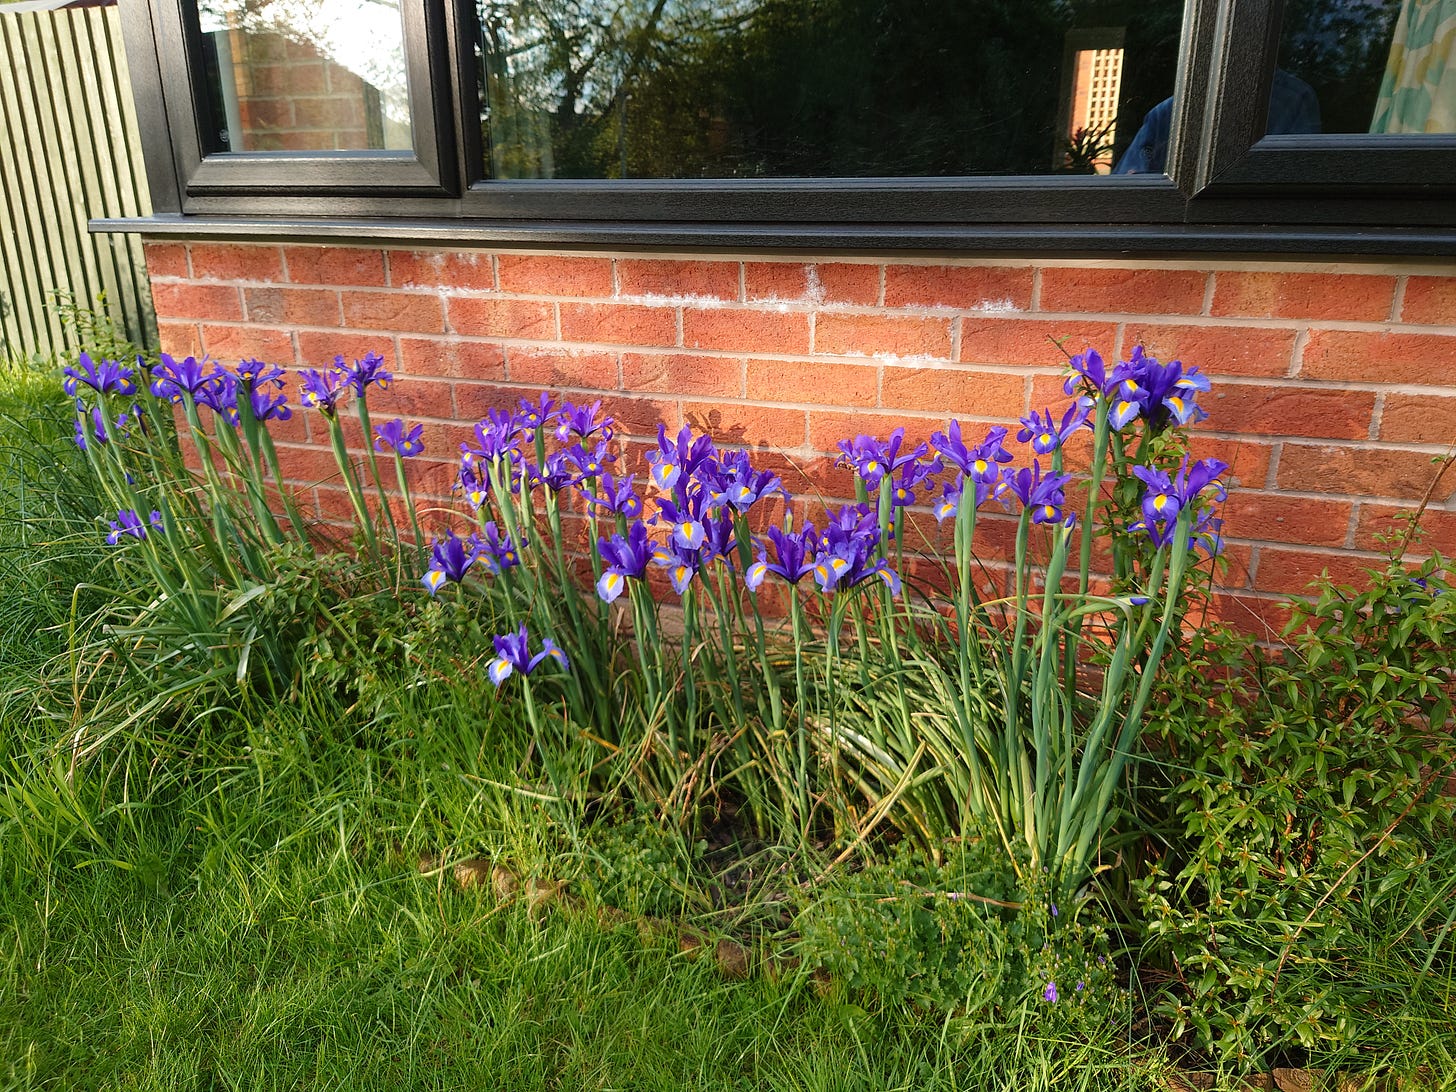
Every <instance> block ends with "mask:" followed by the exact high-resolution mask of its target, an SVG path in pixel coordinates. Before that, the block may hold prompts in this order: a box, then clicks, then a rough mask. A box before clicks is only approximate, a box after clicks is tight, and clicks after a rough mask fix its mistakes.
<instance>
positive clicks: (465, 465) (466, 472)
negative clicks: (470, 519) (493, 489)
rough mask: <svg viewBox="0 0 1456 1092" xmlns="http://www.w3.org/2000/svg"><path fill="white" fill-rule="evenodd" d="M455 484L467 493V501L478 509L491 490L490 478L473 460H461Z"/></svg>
mask: <svg viewBox="0 0 1456 1092" xmlns="http://www.w3.org/2000/svg"><path fill="white" fill-rule="evenodd" d="M455 485H456V487H457V488H459V490H460V491H461V492H462V493H464V494H465V499H466V501H467V502H468V503H469V504H470V507H471V508H473V509H478V508H479V507H480V506H481V505H482V504H484V503H485V498H486V496H487V495H488V494H489V492H490V479H489V478H487V477H486V476H485V472H484V471H483V470H481V469H479V468H478V467H477V466H476V465H475V464H474V463H473V462H466V461H462V462H461V464H460V473H459V475H458V476H457V478H456V481H455Z"/></svg>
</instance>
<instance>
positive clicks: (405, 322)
mask: <svg viewBox="0 0 1456 1092" xmlns="http://www.w3.org/2000/svg"><path fill="white" fill-rule="evenodd" d="M341 295H342V297H343V301H344V323H345V325H347V326H353V327H359V328H362V329H365V330H393V331H399V332H402V333H403V332H408V333H416V334H442V333H444V332H445V309H444V307H443V306H441V300H440V297H439V296H437V295H434V294H433V293H423V292H355V291H345V292H343V293H341Z"/></svg>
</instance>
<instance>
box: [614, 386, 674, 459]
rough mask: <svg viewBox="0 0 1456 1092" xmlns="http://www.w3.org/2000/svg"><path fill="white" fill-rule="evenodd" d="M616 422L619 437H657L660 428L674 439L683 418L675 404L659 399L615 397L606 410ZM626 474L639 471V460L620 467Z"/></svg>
mask: <svg viewBox="0 0 1456 1092" xmlns="http://www.w3.org/2000/svg"><path fill="white" fill-rule="evenodd" d="M606 408H607V409H608V410H610V411H611V414H612V416H613V417H615V418H616V419H617V433H618V435H619V436H621V435H626V436H649V437H654V438H655V437H656V436H657V426H658V425H662V426H663V427H664V428H666V429H667V431H668V433H669V434H670V435H676V434H677V430H678V429H680V428H681V427H682V414H681V413H680V412H679V411H678V404H677V402H675V401H671V400H665V399H660V398H632V397H627V396H623V395H615V396H613V398H612V402H611V405H610V406H608V407H606ZM623 465H624V466H626V467H627V468H628V469H629V470H633V471H636V470H637V469H638V468H640V467H641V465H642V463H641V460H640V459H637V460H633V461H630V462H626V463H624V464H623Z"/></svg>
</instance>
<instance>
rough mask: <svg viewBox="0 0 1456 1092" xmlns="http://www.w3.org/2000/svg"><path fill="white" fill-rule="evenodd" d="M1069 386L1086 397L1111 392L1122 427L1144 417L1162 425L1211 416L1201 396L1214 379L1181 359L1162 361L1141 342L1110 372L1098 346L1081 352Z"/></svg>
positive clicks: (1113, 418) (1112, 416)
mask: <svg viewBox="0 0 1456 1092" xmlns="http://www.w3.org/2000/svg"><path fill="white" fill-rule="evenodd" d="M1064 389H1065V390H1066V392H1067V393H1068V394H1080V395H1081V396H1082V397H1083V398H1095V397H1096V396H1097V395H1098V394H1102V395H1105V396H1106V397H1107V419H1108V421H1109V422H1110V423H1111V425H1112V427H1113V428H1114V429H1118V430H1119V431H1120V430H1122V429H1124V428H1126V427H1127V426H1128V425H1129V424H1131V423H1132V422H1133V421H1136V420H1138V419H1139V418H1141V419H1142V420H1144V421H1146V422H1148V424H1149V425H1150V426H1152V427H1153V428H1155V429H1162V428H1166V427H1168V425H1169V424H1172V423H1176V424H1179V425H1191V424H1196V423H1197V422H1199V421H1202V420H1203V419H1204V418H1206V417H1207V416H1208V414H1207V413H1206V412H1205V411H1204V410H1203V408H1202V407H1201V406H1200V405H1198V402H1197V398H1198V395H1200V394H1202V393H1203V392H1205V391H1207V390H1208V389H1209V382H1208V377H1207V376H1205V375H1203V374H1201V373H1200V372H1199V370H1198V368H1197V367H1188V368H1185V367H1184V366H1183V362H1182V361H1179V360H1172V361H1169V362H1168V363H1166V364H1164V363H1160V362H1159V361H1158V360H1157V359H1156V358H1155V357H1152V356H1150V355H1148V354H1147V353H1146V352H1144V351H1143V347H1142V346H1141V345H1139V346H1136V347H1135V348H1134V349H1133V351H1132V354H1131V355H1130V356H1129V357H1128V359H1127V360H1124V361H1122V362H1121V363H1119V364H1118V365H1116V366H1115V367H1114V368H1113V369H1112V371H1111V372H1110V373H1109V372H1108V371H1107V366H1106V364H1105V363H1103V360H1102V355H1101V354H1100V353H1098V352H1097V350H1095V349H1088V350H1087V351H1086V352H1085V353H1079V354H1077V355H1076V356H1074V357H1072V360H1071V365H1070V370H1069V374H1068V376H1067V381H1066V384H1065V386H1064ZM1087 404H1089V405H1090V403H1087Z"/></svg>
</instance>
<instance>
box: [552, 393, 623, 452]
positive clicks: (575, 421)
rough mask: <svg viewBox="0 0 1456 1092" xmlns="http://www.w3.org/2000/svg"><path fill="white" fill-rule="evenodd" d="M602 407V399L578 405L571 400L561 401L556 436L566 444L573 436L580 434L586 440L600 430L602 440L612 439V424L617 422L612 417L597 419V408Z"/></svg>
mask: <svg viewBox="0 0 1456 1092" xmlns="http://www.w3.org/2000/svg"><path fill="white" fill-rule="evenodd" d="M601 408H602V403H601V399H598V400H597V401H595V402H593V403H592V404H591V405H590V406H578V405H575V404H573V403H571V402H563V403H561V411H560V413H559V414H558V416H557V419H556V438H557V439H558V440H560V441H561V442H562V443H563V444H564V443H566V442H567V441H568V440H570V439H571V438H572V436H579V437H581V439H583V440H585V439H587V438H588V437H590V436H593V435H595V434H596V433H598V432H600V433H601V438H602V440H604V441H605V440H610V439H611V438H612V426H613V425H614V424H615V423H616V422H615V421H613V420H612V418H610V417H603V418H602V419H601V420H597V410H599V409H601Z"/></svg>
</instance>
